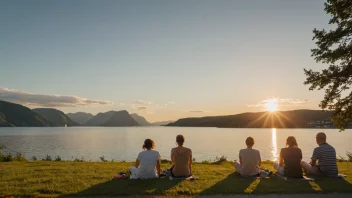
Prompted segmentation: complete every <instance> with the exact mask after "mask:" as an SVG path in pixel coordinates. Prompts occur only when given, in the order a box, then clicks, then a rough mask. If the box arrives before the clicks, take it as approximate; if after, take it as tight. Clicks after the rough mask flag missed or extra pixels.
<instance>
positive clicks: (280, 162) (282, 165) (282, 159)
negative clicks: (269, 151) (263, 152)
mask: <svg viewBox="0 0 352 198" xmlns="http://www.w3.org/2000/svg"><path fill="white" fill-rule="evenodd" d="M279 166H281V167H284V166H285V163H284V158H283V157H281V156H280V160H279Z"/></svg>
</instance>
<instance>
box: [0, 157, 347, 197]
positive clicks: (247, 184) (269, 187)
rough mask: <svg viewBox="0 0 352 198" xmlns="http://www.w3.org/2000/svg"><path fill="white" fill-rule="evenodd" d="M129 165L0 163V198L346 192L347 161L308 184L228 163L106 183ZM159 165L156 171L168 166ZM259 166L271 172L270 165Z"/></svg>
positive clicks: (103, 163)
mask: <svg viewBox="0 0 352 198" xmlns="http://www.w3.org/2000/svg"><path fill="white" fill-rule="evenodd" d="M131 165H133V163H132V162H69V161H61V162H55V161H50V162H48V161H27V162H16V161H14V162H0V173H1V174H0V197H2V196H3V197H4V196H6V197H7V196H29V197H57V196H65V195H69V196H116V195H167V196H176V195H219V194H269V193H280V194H282V193H285V194H286V193H289V194H291V193H335V192H338V193H352V162H339V163H338V166H339V172H340V173H343V174H346V175H348V176H347V178H345V179H331V178H316V181H314V182H306V181H299V182H297V181H295V182H285V181H283V180H282V179H280V178H278V177H277V176H276V175H273V176H271V177H270V178H269V179H262V180H259V179H251V178H242V177H240V176H239V175H238V174H237V173H234V168H233V166H232V163H231V162H224V163H222V164H202V163H194V165H193V166H194V174H195V175H197V176H198V177H200V180H197V181H169V180H168V178H159V179H153V180H148V181H146V180H111V178H112V177H113V176H115V175H116V174H117V173H118V172H120V171H127V170H128V167H129V166H131ZM169 166H170V164H169V162H164V163H162V168H163V169H164V168H167V167H169ZM262 166H263V168H268V169H270V170H273V167H272V163H271V162H263V165H262Z"/></svg>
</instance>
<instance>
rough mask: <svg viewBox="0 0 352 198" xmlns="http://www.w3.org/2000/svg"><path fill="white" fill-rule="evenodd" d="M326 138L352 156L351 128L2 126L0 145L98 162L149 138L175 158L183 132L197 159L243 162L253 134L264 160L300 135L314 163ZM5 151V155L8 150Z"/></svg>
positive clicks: (128, 154) (129, 153)
mask: <svg viewBox="0 0 352 198" xmlns="http://www.w3.org/2000/svg"><path fill="white" fill-rule="evenodd" d="M320 131H323V132H325V133H326V134H327V137H328V142H329V143H330V144H331V145H333V146H334V147H335V149H336V152H337V156H342V157H345V156H346V151H350V152H352V144H351V141H352V130H351V129H349V130H346V131H344V132H339V131H338V130H337V129H224V128H221V129H220V128H201V127H197V128H186V127H116V128H115V127H114V128H112V127H71V128H70V127H67V128H54V127H53V128H47V127H43V128H16V127H14V128H0V144H2V145H5V146H6V147H7V148H8V150H7V152H21V153H22V154H24V155H25V156H26V157H27V158H31V157H32V156H36V157H37V158H38V159H42V158H44V157H45V156H46V155H47V154H48V155H50V156H51V157H52V158H54V157H56V156H58V155H59V156H60V157H61V158H62V159H63V160H71V159H72V158H82V157H84V159H85V160H92V161H98V160H99V157H101V156H104V157H105V159H107V160H112V159H114V160H115V161H122V160H126V161H134V160H135V159H136V157H137V155H138V153H139V152H140V151H141V150H142V144H143V141H144V139H146V138H151V139H153V140H154V141H155V143H156V148H155V149H156V150H158V151H159V152H160V154H161V157H162V158H163V159H169V158H170V150H171V148H172V147H174V146H175V137H176V135H178V134H183V135H184V136H185V137H186V143H185V146H187V147H190V148H191V149H192V150H193V157H194V158H195V159H196V161H203V160H210V159H215V158H216V157H217V156H219V157H220V156H222V155H224V156H226V157H227V158H228V159H231V160H233V159H238V152H239V150H240V149H242V148H244V147H245V143H244V141H245V139H246V137H248V136H252V137H254V139H255V141H256V142H255V146H254V147H255V148H256V149H259V150H260V152H261V156H262V160H277V158H278V155H279V153H280V149H281V148H283V147H284V146H285V141H286V138H287V137H288V136H290V135H293V136H295V137H296V139H297V141H298V145H299V147H300V148H301V149H302V152H303V158H304V159H305V160H309V158H310V157H311V155H312V152H313V149H314V148H315V147H316V146H317V145H316V143H315V135H316V133H318V132H320ZM5 152H6V151H5Z"/></svg>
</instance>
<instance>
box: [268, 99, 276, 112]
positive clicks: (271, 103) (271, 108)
mask: <svg viewBox="0 0 352 198" xmlns="http://www.w3.org/2000/svg"><path fill="white" fill-rule="evenodd" d="M265 108H266V110H267V111H270V112H275V111H276V110H277V108H278V106H277V100H276V99H269V100H267V101H266V104H265Z"/></svg>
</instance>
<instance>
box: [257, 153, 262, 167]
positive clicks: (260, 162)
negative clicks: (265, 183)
mask: <svg viewBox="0 0 352 198" xmlns="http://www.w3.org/2000/svg"><path fill="white" fill-rule="evenodd" d="M258 155H259V162H258V166H259V167H260V166H261V165H262V158H261V157H260V152H259V151H258Z"/></svg>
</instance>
